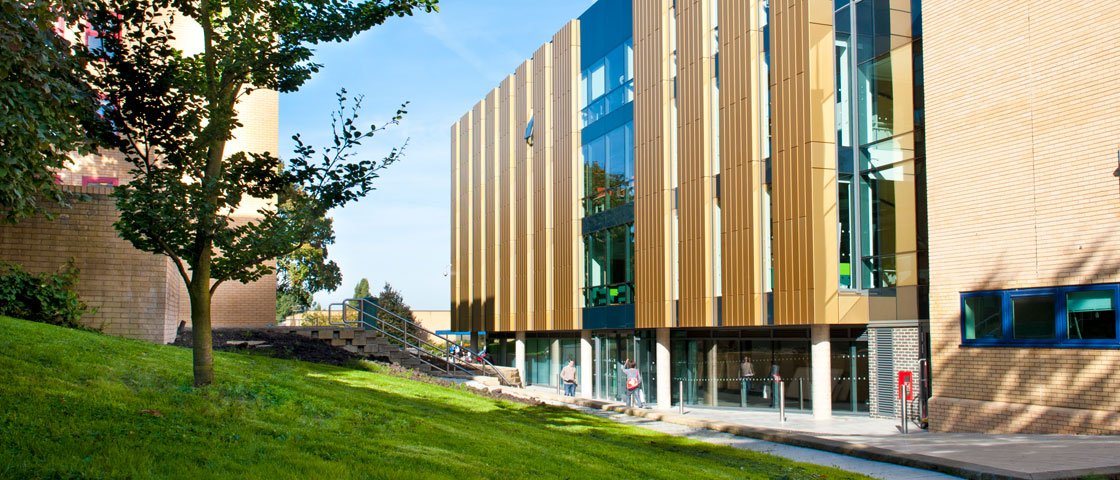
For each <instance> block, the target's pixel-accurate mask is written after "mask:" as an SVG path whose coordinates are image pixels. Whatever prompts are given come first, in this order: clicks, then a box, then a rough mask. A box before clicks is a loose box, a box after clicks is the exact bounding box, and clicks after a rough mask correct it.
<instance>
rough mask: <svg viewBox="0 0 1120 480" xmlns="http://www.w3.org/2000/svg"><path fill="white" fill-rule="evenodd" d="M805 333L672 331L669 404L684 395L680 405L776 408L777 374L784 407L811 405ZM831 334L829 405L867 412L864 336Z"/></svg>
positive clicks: (790, 331) (778, 331) (810, 376)
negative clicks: (830, 388)
mask: <svg viewBox="0 0 1120 480" xmlns="http://www.w3.org/2000/svg"><path fill="white" fill-rule="evenodd" d="M858 330H860V331H862V329H858ZM808 334H809V333H808V330H806V329H781V330H774V331H771V330H759V329H752V330H730V331H729V330H687V331H676V332H673V337H672V340H671V344H670V348H671V354H672V358H673V365H672V367H671V371H672V382H673V383H672V392H673V397H672V398H673V403H674V404H679V403H677V402H680V399H681V395H682V394H683V395H684V402H685V405H692V406H701V407H730V408H777V406H778V400H779V396H778V395H777V390H778V388H777V385H776V383H775V379H774V375H775V374H777V375H779V376H780V378H781V380H782V381H784V382H785V397H784V402H785V406H786V409H787V410H804V411H808V410H811V408H812V406H811V405H812V383H811V382H812V375H811V373H810V351H809V340H808ZM834 336H838V338H836V339H834V340H833V343H832V345H833V352H832V361H831V364H832V368H831V372H830V378H831V382H832V392H833V405H834V406H833V410H834V411H836V412H844V411H852V412H866V411H867V398H868V391H869V384H868V380H867V378H868V377H867V368H868V365H867V341H866V338H863V339H862V340H860V339H856V338H845V337H847V336H849V331H848V329H840V331H836V332H834ZM853 372H854V373H853Z"/></svg>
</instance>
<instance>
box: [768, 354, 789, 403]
mask: <svg viewBox="0 0 1120 480" xmlns="http://www.w3.org/2000/svg"><path fill="white" fill-rule="evenodd" d="M780 370H781V368H780V367H778V364H777V363H776V362H775V363H771V364H770V408H774V407H775V406H777V405H778V403H777V402H775V399H777V400H778V401H781V402H784V401H785V400H786V399H784V398H778V397H779V396H781V394H782V393H783V392H782V391H781V389H780V388H779V385H780V384H781V383H782V374H781V372H780Z"/></svg>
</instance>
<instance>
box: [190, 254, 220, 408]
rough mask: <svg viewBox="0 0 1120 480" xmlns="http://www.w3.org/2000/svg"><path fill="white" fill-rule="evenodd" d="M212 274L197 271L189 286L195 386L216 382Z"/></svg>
mask: <svg viewBox="0 0 1120 480" xmlns="http://www.w3.org/2000/svg"><path fill="white" fill-rule="evenodd" d="M209 287H210V276H209V275H203V274H201V272H195V273H194V275H193V278H192V279H191V283H190V285H189V286H188V287H187V293H188V294H189V295H190V297H191V336H192V337H193V340H194V348H193V350H194V386H196V387H205V386H207V385H210V384H211V383H214V337H213V335H212V334H211V328H210V288H209Z"/></svg>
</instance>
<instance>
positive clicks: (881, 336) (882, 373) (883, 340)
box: [875, 328, 898, 416]
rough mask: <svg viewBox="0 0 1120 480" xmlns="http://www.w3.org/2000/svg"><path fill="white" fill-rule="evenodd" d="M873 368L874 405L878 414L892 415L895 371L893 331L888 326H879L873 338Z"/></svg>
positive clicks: (893, 413)
mask: <svg viewBox="0 0 1120 480" xmlns="http://www.w3.org/2000/svg"><path fill="white" fill-rule="evenodd" d="M875 356H876V360H875V370H876V373H877V375H876V376H877V377H878V378H877V379H876V387H877V389H878V398H877V400H876V402H875V403H876V406H877V407H878V409H879V415H884V416H894V415H895V414H896V413H898V412H896V411H895V404H894V397H895V391H894V389H895V379H894V377H895V373H894V331H892V330H891V329H889V328H880V329H878V331H877V332H876V338H875Z"/></svg>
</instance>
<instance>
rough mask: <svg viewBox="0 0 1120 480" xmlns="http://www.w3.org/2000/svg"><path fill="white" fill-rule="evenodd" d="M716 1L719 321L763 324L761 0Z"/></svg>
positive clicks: (725, 324)
mask: <svg viewBox="0 0 1120 480" xmlns="http://www.w3.org/2000/svg"><path fill="white" fill-rule="evenodd" d="M718 1H719V33H720V35H719V56H720V60H719V61H720V72H719V75H720V94H719V108H720V114H719V115H720V121H719V126H720V136H719V140H720V147H719V150H720V183H721V186H720V205H721V209H720V218H721V224H722V226H723V228H722V230H723V231H722V232H721V235H722V237H723V238H722V239H721V241H722V242H723V243H722V245H723V247H722V251H723V254H722V257H723V258H722V265H721V266H720V268H722V269H723V275H722V277H723V278H722V281H723V325H724V326H739V327H742V326H754V325H762V324H763V323H764V321H765V317H764V316H763V315H762V305H763V297H762V295H763V292H762V270H761V267H760V266H761V264H762V248H761V241H762V238H761V232H762V228H761V226H762V210H761V204H762V202H761V198H762V192H761V190H762V180H763V179H762V178H759V177H760V176H761V175H760V173H761V172H762V171H763V168H765V167H764V165H763V161H762V152H761V148H760V147H761V138H760V136H761V135H760V133H761V130H760V128H759V126H760V125H761V119H760V118H759V113H760V110H759V108H757V106H758V102H759V101H760V100H761V98H762V89H763V88H767V87H768V85H763V84H761V83H760V79H759V71H758V70H759V64H760V62H761V61H762V60H761V58H760V57H761V53H762V49H761V48H760V46H761V45H762V31H761V30H760V29H759V27H758V25H759V21H758V15H757V14H755V12H758V11H760V8H759V4H758V3H759V0H750V1H744V0H718Z"/></svg>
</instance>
